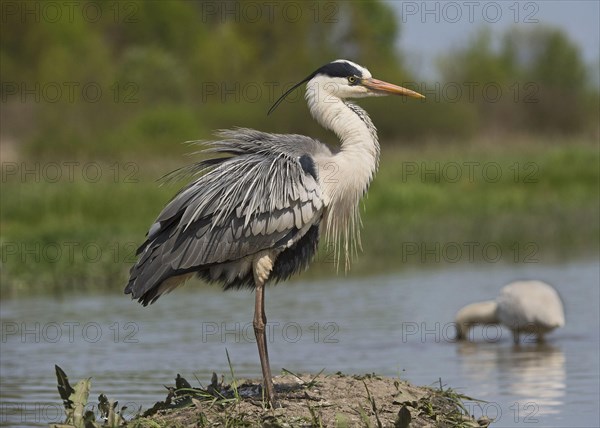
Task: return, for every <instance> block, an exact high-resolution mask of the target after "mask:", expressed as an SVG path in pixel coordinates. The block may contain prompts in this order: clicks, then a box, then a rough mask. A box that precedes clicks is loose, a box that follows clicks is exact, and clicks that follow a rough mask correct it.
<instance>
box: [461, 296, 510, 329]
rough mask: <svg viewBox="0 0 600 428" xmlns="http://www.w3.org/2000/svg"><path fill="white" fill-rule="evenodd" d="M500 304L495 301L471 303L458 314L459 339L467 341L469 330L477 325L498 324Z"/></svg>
mask: <svg viewBox="0 0 600 428" xmlns="http://www.w3.org/2000/svg"><path fill="white" fill-rule="evenodd" d="M497 309H498V304H497V303H496V302H495V301H493V300H486V301H485V302H478V303H471V304H470V305H467V306H465V307H464V308H462V309H461V310H460V311H458V313H457V314H456V330H457V336H458V339H465V338H466V336H467V334H468V332H469V330H470V329H471V328H472V327H474V326H475V325H486V324H498V323H499V322H500V321H499V320H498V315H497Z"/></svg>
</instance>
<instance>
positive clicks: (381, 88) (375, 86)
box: [361, 78, 425, 98]
mask: <svg viewBox="0 0 600 428" xmlns="http://www.w3.org/2000/svg"><path fill="white" fill-rule="evenodd" d="M361 83H362V85H363V86H365V87H367V88H369V89H371V90H373V91H377V92H380V93H385V94H393V95H405V96H407V97H412V98H425V96H424V95H421V94H419V93H418V92H415V91H411V90H410V89H406V88H403V87H402V86H397V85H393V84H391V83H388V82H384V81H383V80H377V79H373V78H369V79H363V80H362V82H361Z"/></svg>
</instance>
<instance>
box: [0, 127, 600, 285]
mask: <svg viewBox="0 0 600 428" xmlns="http://www.w3.org/2000/svg"><path fill="white" fill-rule="evenodd" d="M189 161H190V159H184V158H181V159H179V160H178V161H177V162H178V163H176V162H174V161H172V162H171V161H170V162H166V163H157V162H146V163H135V164H121V163H119V164H117V165H116V166H115V165H111V164H98V168H99V170H100V171H102V172H103V175H102V177H101V178H100V179H99V180H98V181H97V182H93V181H91V180H90V179H89V178H90V177H92V175H91V173H89V174H88V175H87V177H88V179H86V178H85V177H86V175H85V174H84V173H83V171H85V168H86V167H85V166H84V163H81V164H80V166H79V167H77V168H74V171H75V172H74V177H75V178H74V179H73V180H72V181H70V180H69V179H68V177H67V176H64V177H63V179H62V180H61V181H59V182H56V183H51V182H48V180H46V181H44V180H41V181H39V182H36V181H34V180H33V179H32V180H31V181H27V180H21V179H20V178H21V177H20V175H19V174H20V172H21V171H22V170H23V168H25V166H21V167H20V168H21V169H19V171H18V172H17V173H15V174H14V175H11V176H10V177H8V178H7V179H8V182H7V184H6V185H4V186H3V192H2V193H3V194H2V199H1V209H2V243H1V244H2V245H1V249H2V293H3V295H10V294H15V293H22V292H28V291H36V292H38V291H42V290H48V291H52V292H60V291H64V292H67V291H72V290H77V291H84V290H90V291H91V290H115V291H118V290H121V289H122V288H123V286H124V284H125V282H126V279H127V272H128V269H129V266H130V265H131V264H132V263H133V262H134V260H135V250H136V248H137V246H138V245H139V244H141V242H142V241H143V236H144V234H145V233H146V231H147V229H148V227H149V225H150V224H151V223H152V222H153V221H154V219H155V217H156V215H157V214H158V212H159V211H160V209H161V208H162V206H163V205H164V204H165V203H166V202H167V201H168V200H169V199H170V198H171V197H172V196H173V195H174V194H175V193H176V191H177V189H178V188H179V185H178V184H172V185H166V186H163V187H159V185H158V183H157V182H156V178H157V177H160V176H162V175H164V174H165V173H167V172H168V171H170V170H171V169H174V168H175V167H176V166H178V165H183V164H185V163H187V162H189ZM599 162H600V155H599V153H598V150H597V146H596V145H595V144H594V143H593V142H589V141H585V140H566V141H565V140H558V141H555V142H553V141H542V140H540V139H538V140H535V139H531V138H524V139H513V140H511V141H505V140H503V139H499V140H487V141H473V142H471V143H460V144H459V143H454V144H451V143H445V144H442V143H423V145H419V146H416V145H413V146H408V147H404V148H399V147H384V148H383V150H382V161H381V168H380V172H379V174H378V176H377V177H376V180H375V181H374V182H373V184H372V187H371V189H370V190H369V194H368V198H367V199H366V200H365V202H364V205H365V209H364V213H363V220H364V228H363V237H362V240H363V249H364V251H363V253H361V254H360V255H359V257H358V258H357V260H356V262H355V263H354V265H353V268H352V269H353V270H352V272H353V273H358V274H368V273H373V272H381V271H385V270H391V269H402V268H404V267H406V266H411V265H412V266H414V265H422V264H425V263H429V264H433V265H436V264H439V263H446V264H452V263H455V262H462V263H471V262H473V263H475V262H492V263H511V262H518V263H528V262H530V263H532V262H541V263H544V262H545V263H548V262H553V261H556V260H563V259H565V258H569V257H572V258H575V257H579V256H582V255H584V256H585V255H586V254H590V255H596V254H597V253H598V241H599V236H600V232H599V225H598V222H597V221H596V220H597V218H598V215H599V212H598V211H599V196H598V177H599V173H598V165H599ZM33 165H34V164H33V163H32V164H27V167H28V168H30V169H32V168H34V166H33ZM132 165H133V166H132ZM134 167H135V168H134ZM40 168H42V167H40ZM88 169H89V170H90V171H92V169H91V168H88ZM40 170H41V169H40ZM48 170H49V169H48ZM115 171H119V173H118V174H117V173H115ZM459 175H460V177H459ZM29 177H30V178H33V177H35V175H33V176H29ZM115 177H116V179H115ZM321 247H322V248H321V252H320V254H319V255H318V257H317V259H316V262H315V263H314V264H313V265H312V267H311V269H309V271H308V272H307V273H305V274H304V275H309V276H316V275H334V274H336V268H335V266H334V264H333V262H334V257H333V254H332V246H331V245H328V243H327V242H323V243H322V246H321ZM469 248H472V250H471V251H469ZM457 249H458V250H460V251H461V253H460V254H458V255H457V254H456V251H457ZM498 250H499V251H500V252H501V254H498V253H497V251H498ZM428 251H429V252H428ZM431 251H433V253H432V252H431ZM340 270H343V266H342V267H341V268H340Z"/></svg>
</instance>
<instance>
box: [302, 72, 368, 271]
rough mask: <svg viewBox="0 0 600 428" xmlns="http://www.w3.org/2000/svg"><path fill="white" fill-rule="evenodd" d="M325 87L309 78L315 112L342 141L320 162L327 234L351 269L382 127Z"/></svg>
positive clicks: (309, 95) (308, 94)
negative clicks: (326, 204)
mask: <svg viewBox="0 0 600 428" xmlns="http://www.w3.org/2000/svg"><path fill="white" fill-rule="evenodd" d="M325 88H326V85H319V83H318V82H316V81H311V82H309V83H308V84H307V91H306V100H307V102H308V107H309V109H310V112H311V114H312V116H313V117H314V118H315V119H316V120H317V121H318V122H319V123H320V124H321V125H322V126H323V127H324V128H326V129H329V130H331V131H333V132H334V133H335V134H336V135H337V136H338V138H339V139H340V142H341V147H340V150H339V152H337V153H335V154H334V155H333V156H329V157H324V158H322V159H318V158H317V159H315V161H316V163H317V165H318V166H319V170H320V174H319V177H320V184H321V186H322V189H323V192H324V194H325V196H326V197H327V198H328V199H329V208H328V210H327V213H326V221H325V224H326V227H325V232H326V235H327V238H328V241H329V239H331V242H335V243H336V245H335V249H336V251H335V254H336V257H335V258H336V260H339V255H340V251H339V250H340V249H343V250H344V251H343V252H344V253H345V261H346V268H348V267H349V263H350V256H351V255H354V254H356V253H357V251H358V249H359V248H360V247H361V245H360V233H359V227H360V224H361V221H360V212H359V202H360V199H361V198H362V197H363V195H364V194H365V193H366V191H367V189H368V188H369V185H370V183H371V181H372V180H373V177H374V176H375V172H376V171H377V167H378V166H379V141H378V139H377V130H376V128H375V126H374V125H373V122H371V119H370V118H369V116H368V115H367V113H366V112H365V111H364V110H362V109H361V108H360V107H358V106H356V105H354V104H350V103H348V102H345V101H343V100H341V99H340V98H338V97H336V96H334V95H332V94H330V93H328V92H327V91H326V89H325ZM340 247H341V248H340Z"/></svg>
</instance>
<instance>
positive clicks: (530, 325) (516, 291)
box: [456, 281, 565, 344]
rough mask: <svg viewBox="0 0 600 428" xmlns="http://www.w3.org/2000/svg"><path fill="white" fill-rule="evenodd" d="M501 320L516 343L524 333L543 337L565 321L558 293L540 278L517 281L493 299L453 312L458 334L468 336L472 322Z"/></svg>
mask: <svg viewBox="0 0 600 428" xmlns="http://www.w3.org/2000/svg"><path fill="white" fill-rule="evenodd" d="M477 324H480V325H490V324H502V325H504V326H506V327H508V328H509V329H510V330H511V331H512V334H513V341H514V343H515V344H519V340H520V335H521V334H527V335H532V336H535V337H536V338H537V340H538V341H543V339H544V335H545V334H546V333H549V332H550V331H552V330H554V329H556V328H559V327H562V326H564V325H565V312H564V309H563V304H562V301H561V299H560V296H559V295H558V293H557V292H556V290H555V289H554V288H553V287H552V286H551V285H549V284H546V283H545V282H542V281H516V282H513V283H510V284H508V285H506V286H504V287H503V288H502V290H501V291H500V295H499V296H498V297H497V298H496V300H487V301H484V302H478V303H471V304H470V305H467V306H465V307H464V308H462V309H461V310H459V311H458V313H457V314H456V326H457V327H456V328H457V338H458V339H459V340H463V339H466V338H467V335H468V332H469V330H470V329H471V327H473V326H474V325H477Z"/></svg>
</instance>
